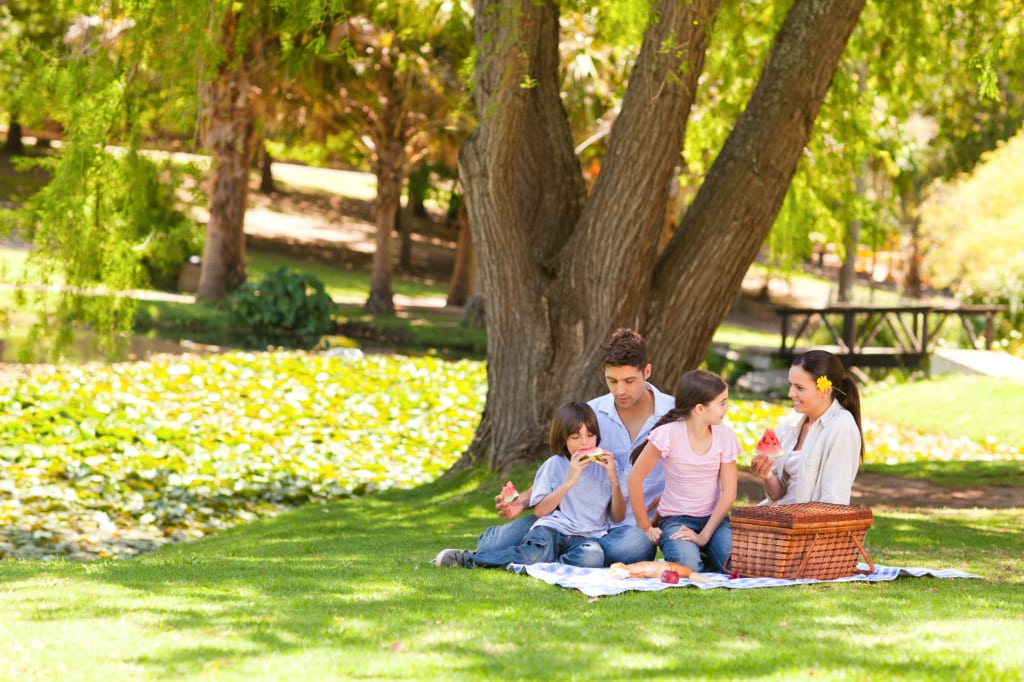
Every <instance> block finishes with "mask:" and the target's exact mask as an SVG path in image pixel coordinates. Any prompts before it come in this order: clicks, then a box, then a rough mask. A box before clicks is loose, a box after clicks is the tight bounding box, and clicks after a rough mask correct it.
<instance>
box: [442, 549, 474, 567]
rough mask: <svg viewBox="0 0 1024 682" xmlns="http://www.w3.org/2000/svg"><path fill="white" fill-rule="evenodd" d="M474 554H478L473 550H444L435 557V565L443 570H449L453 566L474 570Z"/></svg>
mask: <svg viewBox="0 0 1024 682" xmlns="http://www.w3.org/2000/svg"><path fill="white" fill-rule="evenodd" d="M474 554H476V552H474V551H473V550H471V549H442V550H441V551H440V552H438V553H437V556H436V557H434V565H435V566H440V567H442V568H449V567H451V566H462V567H463V568H472V567H473V555H474Z"/></svg>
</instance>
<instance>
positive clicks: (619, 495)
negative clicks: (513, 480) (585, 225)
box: [434, 329, 864, 572]
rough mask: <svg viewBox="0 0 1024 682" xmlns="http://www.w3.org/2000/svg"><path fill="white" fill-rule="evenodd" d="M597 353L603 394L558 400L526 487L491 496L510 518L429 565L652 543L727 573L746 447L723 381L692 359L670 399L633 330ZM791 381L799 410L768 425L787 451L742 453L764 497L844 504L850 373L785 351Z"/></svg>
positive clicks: (608, 557)
mask: <svg viewBox="0 0 1024 682" xmlns="http://www.w3.org/2000/svg"><path fill="white" fill-rule="evenodd" d="M603 362H604V372H605V382H606V383H607V385H608V390H609V393H607V394H605V395H602V396H600V397H598V398H594V399H593V400H591V401H589V402H588V403H583V402H569V403H565V404H563V405H562V406H560V407H559V408H558V409H557V410H556V411H555V415H554V418H553V419H552V422H551V430H550V434H549V447H550V449H551V452H552V453H554V454H552V456H551V457H549V458H548V459H547V460H546V461H545V462H544V463H543V464H542V465H541V466H540V468H539V469H538V470H537V474H536V476H534V480H533V485H532V486H531V487H530V489H528V490H526V491H524V492H523V493H522V494H521V495H519V497H518V498H516V499H514V500H508V499H506V498H505V496H503V495H499V496H498V497H497V498H496V508H497V510H498V513H499V514H500V515H501V516H502V517H503V518H505V519H506V520H508V521H509V523H506V524H503V525H498V526H492V527H490V528H488V529H487V530H486V531H484V533H483V534H482V535H481V536H480V538H479V540H478V542H477V548H476V550H467V549H445V550H442V551H441V552H440V553H439V554H438V555H437V556H436V557H435V558H434V564H435V565H437V566H464V567H466V568H472V567H476V566H480V567H506V566H508V565H509V564H534V563H544V562H556V561H557V562H560V563H565V564H569V565H573V566H582V567H590V568H599V567H602V566H610V565H612V564H615V563H624V564H631V563H635V562H640V561H650V560H652V559H654V558H655V556H656V554H657V550H658V549H659V548H660V549H661V552H662V555H663V556H664V558H665V559H666V560H667V561H672V562H676V563H678V564H681V565H683V566H686V567H687V568H689V569H690V570H692V571H696V572H700V571H704V570H708V571H715V572H723V571H724V563H725V561H726V560H727V559H728V557H729V555H730V553H731V551H732V530H731V529H730V527H729V509H730V508H731V507H732V505H733V503H734V502H735V500H736V488H737V469H736V457H737V455H738V454H739V452H740V443H739V440H738V439H737V438H736V435H735V434H734V433H733V432H732V430H731V429H730V428H729V427H728V426H726V425H724V424H723V423H722V421H723V419H724V418H725V414H726V412H727V410H728V400H729V388H728V385H727V384H726V382H725V381H724V380H723V379H722V378H721V377H719V376H718V375H716V374H714V373H711V372H706V371H703V370H692V371H689V372H686V373H684V374H683V375H682V377H680V379H679V384H678V386H677V387H676V392H675V398H674V399H673V398H672V397H671V396H669V395H666V394H665V393H662V392H661V391H659V390H658V389H657V388H655V387H654V386H652V385H651V384H650V383H649V382H648V381H647V379H648V378H649V377H650V375H651V365H650V362H649V361H648V355H647V342H646V341H645V340H644V338H643V337H642V336H640V335H639V334H638V333H637V332H635V331H633V330H631V329H620V330H617V331H616V332H615V333H613V334H612V336H611V338H610V339H609V340H608V342H607V343H606V344H605V346H604V356H603ZM789 385H790V388H789V398H790V400H792V401H793V413H792V414H790V415H787V416H786V417H784V418H783V419H782V420H781V421H780V422H779V424H778V426H777V427H776V434H777V436H778V440H779V443H780V446H781V449H782V455H781V456H778V457H776V458H774V459H773V458H772V457H771V456H769V455H767V454H757V455H755V457H754V459H753V460H752V461H751V464H750V468H751V471H752V472H753V474H754V475H755V476H757V477H758V478H759V479H760V480H761V482H762V484H763V485H764V491H765V495H766V497H765V500H764V501H763V502H761V504H795V503H799V502H814V501H817V502H832V503H835V504H849V503H850V493H851V490H852V487H853V480H854V478H855V477H856V475H857V469H858V467H859V465H860V461H861V458H862V456H863V450H864V444H863V443H864V439H863V433H862V430H861V421H860V395H859V393H858V390H857V385H856V384H855V383H854V382H853V379H852V378H851V377H850V376H849V375H848V374H847V373H846V371H845V369H844V367H843V364H842V362H841V361H840V360H839V358H838V357H836V356H835V355H833V354H832V353H829V352H827V351H821V350H812V351H809V352H807V353H805V354H803V355H801V356H799V357H797V358H796V359H795V360H794V361H793V365H792V367H790V370H789ZM527 508H532V510H533V511H532V513H529V514H523V512H524V511H526V509H527ZM517 517H518V518H517Z"/></svg>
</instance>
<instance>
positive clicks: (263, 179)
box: [260, 144, 277, 194]
mask: <svg viewBox="0 0 1024 682" xmlns="http://www.w3.org/2000/svg"><path fill="white" fill-rule="evenodd" d="M261 150H262V153H261V154H260V194H273V193H274V192H276V191H277V186H276V185H275V184H274V168H273V166H274V157H273V156H271V155H270V152H269V151H267V145H266V144H264V145H263V146H262V147H261Z"/></svg>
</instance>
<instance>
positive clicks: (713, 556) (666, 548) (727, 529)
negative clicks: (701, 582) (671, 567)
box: [661, 516, 732, 573]
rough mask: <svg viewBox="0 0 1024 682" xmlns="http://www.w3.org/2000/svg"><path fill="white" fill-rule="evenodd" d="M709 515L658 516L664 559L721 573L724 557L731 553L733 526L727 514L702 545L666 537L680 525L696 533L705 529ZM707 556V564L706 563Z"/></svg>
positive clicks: (693, 568) (692, 568) (722, 571)
mask: <svg viewBox="0 0 1024 682" xmlns="http://www.w3.org/2000/svg"><path fill="white" fill-rule="evenodd" d="M709 518H711V517H710V516H668V517H666V518H664V519H662V520H661V553H662V554H664V555H665V560H666V561H674V562H676V563H677V564H682V565H683V566H686V567H687V568H689V569H690V570H691V571H697V572H698V573H699V572H700V571H703V570H704V569H705V568H707V570H709V571H714V572H716V573H724V572H725V569H724V568H723V564H725V561H726V559H728V558H729V555H730V554H731V553H732V527H731V526H730V525H729V517H728V516H726V517H725V519H723V520H722V523H720V524H718V528H716V529H715V532H714V534H713V535H712V536H711V539H710V540H709V541H708V544H706V545H704V547H700V546H699V545H697V543H695V542H690V541H689V540H669V538H670V537H671V536H672V535H673V534H674V533H675V532H676V531H677V530H679V529H680V528H682V527H683V526H686V527H687V528H689V529H690V530H692V531H693V532H695V533H699V532H701V531H702V530H703V529H704V525H705V524H706V523H707V522H708V519H709ZM705 560H706V564H707V565H706V566H705Z"/></svg>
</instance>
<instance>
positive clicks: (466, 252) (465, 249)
mask: <svg viewBox="0 0 1024 682" xmlns="http://www.w3.org/2000/svg"><path fill="white" fill-rule="evenodd" d="M455 225H456V226H457V229H458V230H459V238H458V241H457V242H456V244H455V266H454V267H453V268H452V280H451V283H450V284H449V285H448V300H447V302H446V305H448V306H460V305H465V304H466V301H467V300H469V296H470V294H471V293H472V292H473V279H474V273H475V271H476V251H475V250H474V249H473V236H472V234H470V231H469V214H468V213H467V211H466V204H465V202H463V203H460V204H459V210H458V212H457V213H456V214H455Z"/></svg>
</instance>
